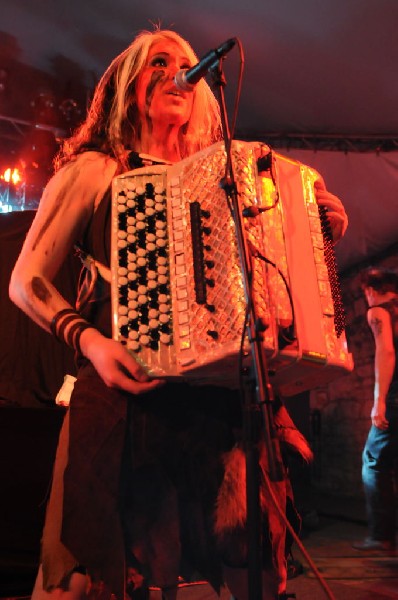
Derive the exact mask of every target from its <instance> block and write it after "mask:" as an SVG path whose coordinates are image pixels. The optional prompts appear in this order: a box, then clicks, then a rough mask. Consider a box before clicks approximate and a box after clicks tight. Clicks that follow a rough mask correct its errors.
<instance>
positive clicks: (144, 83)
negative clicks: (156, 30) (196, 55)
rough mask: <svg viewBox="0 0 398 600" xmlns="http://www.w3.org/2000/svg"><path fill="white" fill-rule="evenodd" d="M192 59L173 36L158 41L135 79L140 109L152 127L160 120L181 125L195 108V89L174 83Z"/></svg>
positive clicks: (159, 122) (141, 116) (141, 115)
mask: <svg viewBox="0 0 398 600" xmlns="http://www.w3.org/2000/svg"><path fill="white" fill-rule="evenodd" d="M191 66H192V65H191V62H190V61H189V59H188V58H187V56H186V54H185V53H184V51H183V50H182V49H181V47H180V46H179V45H178V44H177V43H176V42H174V41H172V40H166V39H165V40H159V41H158V42H155V43H154V44H153V45H152V46H151V48H150V50H149V53H148V57H147V60H146V63H145V65H144V67H143V69H142V71H141V73H140V74H139V75H138V78H137V82H136V98H137V107H138V113H139V116H140V118H141V119H142V120H146V121H147V123H148V126H149V127H150V128H151V127H153V126H156V124H160V125H162V126H165V125H173V126H180V127H181V126H182V125H184V124H185V123H187V121H188V120H189V117H190V115H191V111H192V103H193V92H182V91H180V90H178V89H177V88H176V86H175V84H174V76H175V74H176V73H177V71H179V70H180V69H188V68H189V67H191Z"/></svg>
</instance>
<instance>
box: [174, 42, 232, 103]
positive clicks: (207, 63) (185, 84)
mask: <svg viewBox="0 0 398 600" xmlns="http://www.w3.org/2000/svg"><path fill="white" fill-rule="evenodd" d="M235 44H236V38H230V39H229V40H227V41H226V42H224V43H223V44H221V46H219V47H218V48H216V49H215V50H210V52H208V53H207V54H205V55H204V56H203V58H201V59H200V61H199V62H198V63H197V64H196V65H194V66H193V67H191V68H190V69H181V70H180V71H177V73H176V75H175V77H174V84H175V86H176V87H177V88H178V89H179V90H182V91H183V92H191V91H192V90H193V88H194V85H195V84H196V83H198V81H200V79H202V77H205V75H207V73H208V72H209V71H210V69H211V68H212V67H214V66H215V65H216V64H217V62H218V61H219V60H220V58H222V57H223V56H224V55H225V54H227V52H229V51H230V50H231V49H232V48H233V47H234V46H235Z"/></svg>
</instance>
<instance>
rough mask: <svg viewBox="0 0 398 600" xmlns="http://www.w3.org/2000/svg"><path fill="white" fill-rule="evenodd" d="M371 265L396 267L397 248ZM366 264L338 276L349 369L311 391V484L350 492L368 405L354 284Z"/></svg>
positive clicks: (361, 312)
mask: <svg viewBox="0 0 398 600" xmlns="http://www.w3.org/2000/svg"><path fill="white" fill-rule="evenodd" d="M370 264H371V265H372V266H382V265H383V266H386V267H393V268H398V248H397V247H394V248H392V249H390V250H389V252H387V253H384V254H383V255H382V256H380V257H378V258H377V259H376V260H373V261H372V262H371V263H370ZM367 266H369V265H365V264H364V265H361V268H360V269H357V270H356V271H351V272H348V273H346V274H343V275H342V277H341V287H342V295H343V302H344V306H345V309H346V323H347V328H346V335H347V342H348V347H349V350H350V352H351V353H352V355H353V359H354V370H353V372H352V373H350V374H348V375H345V376H343V377H341V378H339V379H338V380H336V381H334V382H333V383H331V384H329V385H328V386H327V387H324V388H318V389H316V390H313V391H311V393H310V441H311V444H312V447H313V450H314V453H315V460H314V463H313V465H312V483H313V485H314V486H315V487H316V488H318V489H319V490H320V491H326V492H327V491H330V492H333V493H338V494H340V495H344V496H345V495H346V496H352V497H360V496H361V495H362V481H361V454H362V448H363V445H364V442H365V440H366V437H367V434H368V430H369V426H370V411H371V408H372V404H373V383H374V371H373V361H374V342H373V336H372V333H371V330H370V328H369V326H368V324H367V320H366V311H367V304H366V300H365V297H364V296H363V293H362V291H361V289H360V287H359V277H360V272H361V271H362V270H363V269H364V268H366V267H367Z"/></svg>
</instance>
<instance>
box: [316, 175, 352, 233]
mask: <svg viewBox="0 0 398 600" xmlns="http://www.w3.org/2000/svg"><path fill="white" fill-rule="evenodd" d="M314 188H315V196H316V201H317V203H318V204H319V205H320V206H325V207H326V208H327V217H328V219H329V223H330V227H331V228H332V235H333V241H334V242H338V241H339V239H341V238H342V237H343V235H344V234H345V232H346V229H347V226H348V217H347V213H346V212H345V210H344V206H343V205H342V203H341V201H340V200H339V198H337V196H334V195H333V194H331V193H330V192H328V190H327V189H326V186H325V183H324V181H323V179H322V178H319V179H318V180H316V181H315V183H314Z"/></svg>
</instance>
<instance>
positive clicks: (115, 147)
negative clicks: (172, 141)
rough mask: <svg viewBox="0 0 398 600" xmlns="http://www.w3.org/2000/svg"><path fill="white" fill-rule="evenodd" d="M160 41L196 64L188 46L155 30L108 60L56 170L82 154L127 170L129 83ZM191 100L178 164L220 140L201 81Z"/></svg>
mask: <svg viewBox="0 0 398 600" xmlns="http://www.w3.org/2000/svg"><path fill="white" fill-rule="evenodd" d="M160 40H172V41H174V42H176V43H177V44H178V45H179V46H180V47H181V49H182V50H183V52H184V53H185V54H186V56H187V58H188V60H189V61H191V64H195V63H196V62H197V61H198V58H197V56H196V54H195V52H194V51H193V49H192V47H191V46H190V44H189V43H188V42H187V41H186V40H184V39H183V38H182V37H181V36H180V35H178V34H177V33H175V32H174V31H170V30H161V29H156V30H155V31H152V32H151V31H142V32H141V33H139V34H138V35H137V37H136V38H135V39H134V41H133V42H132V43H131V44H130V46H128V48H126V49H125V50H124V51H123V52H121V54H119V55H118V56H116V58H114V60H113V61H112V62H111V64H110V65H109V67H108V68H107V69H106V71H105V73H104V74H103V76H102V77H101V79H100V81H99V82H98V84H97V86H96V88H95V91H94V95H93V99H92V101H91V104H90V107H89V109H88V113H87V117H86V119H85V121H84V122H83V123H82V124H81V125H80V127H79V128H78V129H77V130H76V131H75V133H74V134H73V135H72V136H71V137H70V138H69V139H67V140H65V142H64V143H63V146H62V148H61V151H60V152H59V154H58V156H57V158H56V161H55V167H56V168H59V167H60V166H62V165H63V164H65V163H66V162H68V161H69V160H72V159H73V158H74V157H76V155H77V154H79V153H81V152H83V151H85V150H88V149H96V150H99V151H102V152H105V153H107V154H110V155H111V156H113V157H115V158H116V159H117V161H118V162H119V164H120V165H121V166H122V167H123V168H128V164H127V156H126V155H127V152H126V151H129V150H137V149H138V146H139V140H140V122H139V118H138V112H137V107H136V97H135V82H136V79H137V77H138V75H139V73H140V72H141V70H142V68H143V66H144V65H145V63H146V60H147V57H148V52H149V50H150V48H151V46H152V45H153V44H154V43H156V42H158V41H160ZM193 95H194V97H193V105H192V112H191V116H190V119H189V121H188V123H186V125H184V126H183V127H182V128H181V131H180V140H179V143H180V153H181V156H182V158H185V157H186V156H190V155H191V154H193V153H194V152H197V151H199V150H201V149H202V148H206V147H207V146H209V145H211V144H213V143H214V142H216V141H218V140H220V139H221V124H220V111H219V106H218V103H217V100H216V98H215V97H214V95H213V93H212V91H211V90H210V88H209V86H208V85H207V83H206V82H205V81H204V80H203V79H202V80H201V81H199V83H198V84H197V85H196V86H195V88H194V91H193Z"/></svg>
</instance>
